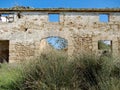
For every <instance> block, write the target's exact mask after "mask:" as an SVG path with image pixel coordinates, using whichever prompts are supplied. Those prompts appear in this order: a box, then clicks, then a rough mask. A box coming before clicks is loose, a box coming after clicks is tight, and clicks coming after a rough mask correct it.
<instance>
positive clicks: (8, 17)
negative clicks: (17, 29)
mask: <svg viewBox="0 0 120 90" xmlns="http://www.w3.org/2000/svg"><path fill="white" fill-rule="evenodd" d="M13 21H14V14H13V13H1V14H0V22H8V23H11V22H13Z"/></svg>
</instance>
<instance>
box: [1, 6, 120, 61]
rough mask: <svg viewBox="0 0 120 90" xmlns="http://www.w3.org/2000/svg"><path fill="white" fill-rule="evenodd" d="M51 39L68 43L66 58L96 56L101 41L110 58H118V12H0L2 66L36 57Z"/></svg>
mask: <svg viewBox="0 0 120 90" xmlns="http://www.w3.org/2000/svg"><path fill="white" fill-rule="evenodd" d="M51 16H52V17H54V20H51ZM52 36H57V37H61V38H64V39H65V40H67V41H68V48H67V52H68V55H69V56H74V55H77V54H78V55H79V54H82V53H84V54H85V53H86V54H87V53H88V54H96V55H99V53H101V52H102V51H103V50H102V49H101V47H100V45H99V42H100V41H102V42H103V43H105V44H106V45H108V46H109V50H108V51H109V52H111V54H112V56H116V55H119V54H120V9H119V8H112V9H110V8H106V9H63V8H54V9H52V8H48V9H47V8H46V9H5V8H3V9H2V8H1V9H0V57H1V58H2V60H1V62H2V61H3V59H5V60H6V61H7V62H10V63H11V62H17V61H22V60H25V59H30V58H33V57H35V56H38V55H39V54H40V52H41V50H40V48H41V44H40V43H41V40H42V39H45V38H48V37H52ZM43 45H44V44H43ZM104 50H105V49H104ZM102 53H103V52H102ZM104 53H105V52H104Z"/></svg>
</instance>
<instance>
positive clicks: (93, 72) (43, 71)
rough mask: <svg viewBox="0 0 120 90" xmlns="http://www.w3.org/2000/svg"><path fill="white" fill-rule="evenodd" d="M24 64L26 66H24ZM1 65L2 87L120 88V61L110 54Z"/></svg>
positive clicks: (56, 89) (17, 89) (46, 57)
mask: <svg viewBox="0 0 120 90" xmlns="http://www.w3.org/2000/svg"><path fill="white" fill-rule="evenodd" d="M21 64H22V65H21ZM21 64H18V65H16V66H15V65H10V64H9V65H7V64H3V65H1V69H0V90H119V89H120V67H119V66H120V63H119V62H115V60H114V59H111V58H109V57H103V58H95V57H82V58H81V57H76V58H74V59H73V60H71V61H68V60H67V58H66V57H64V56H62V55H59V54H56V55H55V54H54V55H45V54H42V55H41V56H40V57H38V58H35V59H33V60H30V61H29V63H27V62H26V61H25V62H22V63H21Z"/></svg>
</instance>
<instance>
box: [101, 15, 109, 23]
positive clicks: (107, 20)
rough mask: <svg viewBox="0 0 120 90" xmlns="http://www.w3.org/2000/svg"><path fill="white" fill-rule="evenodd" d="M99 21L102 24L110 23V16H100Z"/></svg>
mask: <svg viewBox="0 0 120 90" xmlns="http://www.w3.org/2000/svg"><path fill="white" fill-rule="evenodd" d="M99 21H100V22H109V15H108V14H100V15H99Z"/></svg>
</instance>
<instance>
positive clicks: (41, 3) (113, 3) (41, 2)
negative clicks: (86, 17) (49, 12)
mask: <svg viewBox="0 0 120 90" xmlns="http://www.w3.org/2000/svg"><path fill="white" fill-rule="evenodd" d="M15 5H21V6H31V7H34V8H60V7H63V8H118V7H119V8H120V0H0V8H7V7H12V6H15Z"/></svg>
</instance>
